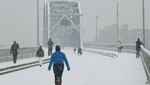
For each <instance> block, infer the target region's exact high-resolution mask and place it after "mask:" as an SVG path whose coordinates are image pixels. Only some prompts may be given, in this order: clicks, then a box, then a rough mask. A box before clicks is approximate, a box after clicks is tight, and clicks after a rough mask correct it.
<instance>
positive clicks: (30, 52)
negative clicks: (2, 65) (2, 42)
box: [0, 47, 38, 62]
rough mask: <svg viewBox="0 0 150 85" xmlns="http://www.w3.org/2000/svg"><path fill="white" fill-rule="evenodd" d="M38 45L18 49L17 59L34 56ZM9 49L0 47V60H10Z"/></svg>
mask: <svg viewBox="0 0 150 85" xmlns="http://www.w3.org/2000/svg"><path fill="white" fill-rule="evenodd" d="M37 49H38V47H25V48H20V49H18V59H22V58H29V57H34V56H35V54H36V51H37ZM11 60H12V55H10V49H0V62H6V61H11Z"/></svg>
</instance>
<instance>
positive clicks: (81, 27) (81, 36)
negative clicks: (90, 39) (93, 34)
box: [79, 14, 83, 48]
mask: <svg viewBox="0 0 150 85" xmlns="http://www.w3.org/2000/svg"><path fill="white" fill-rule="evenodd" d="M79 17H80V38H81V48H83V15H82V14H79Z"/></svg>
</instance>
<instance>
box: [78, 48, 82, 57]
mask: <svg viewBox="0 0 150 85" xmlns="http://www.w3.org/2000/svg"><path fill="white" fill-rule="evenodd" d="M82 53H83V52H82V49H81V48H80V47H79V48H78V55H82Z"/></svg>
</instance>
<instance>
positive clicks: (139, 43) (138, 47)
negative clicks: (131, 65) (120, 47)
mask: <svg viewBox="0 0 150 85" xmlns="http://www.w3.org/2000/svg"><path fill="white" fill-rule="evenodd" d="M140 45H142V42H141V41H140V38H138V39H137V41H136V58H139V54H140V53H139V52H140V50H141V47H140Z"/></svg>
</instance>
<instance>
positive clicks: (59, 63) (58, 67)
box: [48, 45, 70, 85]
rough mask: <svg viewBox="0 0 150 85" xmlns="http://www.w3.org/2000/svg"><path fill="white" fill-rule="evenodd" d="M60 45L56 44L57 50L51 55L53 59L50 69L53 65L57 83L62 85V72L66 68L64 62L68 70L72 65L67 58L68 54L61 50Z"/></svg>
mask: <svg viewBox="0 0 150 85" xmlns="http://www.w3.org/2000/svg"><path fill="white" fill-rule="evenodd" d="M60 49H61V48H60V46H59V45H56V48H55V50H56V51H55V52H54V53H53V54H52V56H51V60H50V62H49V66H48V70H49V71H50V70H51V67H52V65H53V71H54V76H55V85H61V82H62V74H63V70H64V63H65V64H66V66H67V70H68V71H69V70H70V66H69V63H68V60H67V58H66V55H65V54H64V53H63V52H61V51H60Z"/></svg>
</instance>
